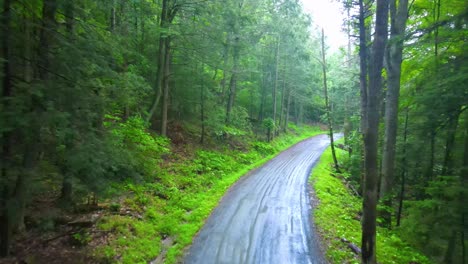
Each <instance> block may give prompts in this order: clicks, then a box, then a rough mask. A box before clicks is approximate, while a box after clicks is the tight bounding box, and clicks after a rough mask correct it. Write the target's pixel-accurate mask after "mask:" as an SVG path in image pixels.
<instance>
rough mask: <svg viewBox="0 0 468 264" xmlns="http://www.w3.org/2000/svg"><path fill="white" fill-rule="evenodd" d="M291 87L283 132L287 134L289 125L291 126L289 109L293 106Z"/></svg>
mask: <svg viewBox="0 0 468 264" xmlns="http://www.w3.org/2000/svg"><path fill="white" fill-rule="evenodd" d="M291 93H292V92H291V87H290V88H288V102H287V104H286V113H285V115H286V116H285V120H284V127H283V132H286V131H287V130H288V125H289V109H290V106H291Z"/></svg>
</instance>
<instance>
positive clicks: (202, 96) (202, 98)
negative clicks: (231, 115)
mask: <svg viewBox="0 0 468 264" xmlns="http://www.w3.org/2000/svg"><path fill="white" fill-rule="evenodd" d="M201 66H202V67H201V74H200V76H201V77H200V79H201V80H200V121H201V135H200V144H202V145H203V144H204V143H205V80H204V76H203V73H204V69H203V68H204V66H203V63H202V65H201Z"/></svg>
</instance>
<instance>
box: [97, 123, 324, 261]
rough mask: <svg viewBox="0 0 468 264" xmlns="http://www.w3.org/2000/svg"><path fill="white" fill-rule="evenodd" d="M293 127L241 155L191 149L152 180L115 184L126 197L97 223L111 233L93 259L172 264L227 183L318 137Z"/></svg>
mask: <svg viewBox="0 0 468 264" xmlns="http://www.w3.org/2000/svg"><path fill="white" fill-rule="evenodd" d="M293 129H294V131H293V133H288V134H284V135H282V136H280V137H278V138H276V139H275V140H273V141H272V142H270V143H265V142H260V141H255V142H251V143H250V146H249V149H248V150H247V151H238V150H230V149H224V150H207V149H198V150H194V154H193V155H190V156H191V158H189V159H187V158H181V159H179V160H180V161H178V162H173V163H171V164H170V165H165V166H164V168H163V169H159V170H158V173H157V176H155V179H154V180H153V181H148V182H144V183H141V184H126V185H125V186H121V188H122V189H124V190H125V192H126V193H128V195H127V198H126V199H125V200H124V201H123V202H122V203H123V205H122V206H121V207H117V206H115V205H113V206H112V210H109V211H110V213H112V214H111V215H109V216H106V217H104V218H102V220H101V221H100V223H99V224H98V227H99V229H102V230H105V231H110V232H111V235H110V236H109V242H108V243H107V245H105V246H102V247H99V248H98V249H96V251H95V255H96V256H97V257H99V258H101V259H104V260H105V261H106V262H119V263H148V261H150V260H153V259H155V258H156V257H157V256H158V255H160V254H163V255H164V257H163V260H164V263H176V262H177V261H178V260H180V258H181V257H182V255H183V253H184V250H185V249H186V248H187V247H188V246H189V245H190V244H191V243H192V239H193V237H194V236H195V235H196V234H197V232H198V230H200V228H201V227H202V226H203V224H204V222H205V220H206V218H207V217H208V216H209V215H210V213H211V211H212V210H213V209H214V208H215V207H216V206H217V205H218V203H219V201H220V199H221V198H222V196H223V195H224V193H225V192H226V191H227V190H228V189H229V187H230V186H231V185H232V184H234V183H235V182H236V181H237V180H238V179H239V178H241V177H242V176H243V175H245V174H246V173H247V172H248V171H250V170H252V169H254V168H257V167H259V166H261V165H262V164H264V163H265V162H267V161H268V160H270V159H272V158H273V157H274V156H276V155H277V154H278V153H279V152H281V151H283V150H285V149H286V148H288V147H290V146H291V145H293V144H295V143H298V142H299V141H301V140H304V139H306V138H308V137H311V136H314V135H317V134H320V133H323V131H321V130H320V129H319V128H310V127H306V128H297V127H293ZM192 156H193V157H192ZM175 160H177V158H176V159H175ZM168 238H169V239H168ZM164 241H166V243H164ZM167 241H170V242H169V243H167Z"/></svg>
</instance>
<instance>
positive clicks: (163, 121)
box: [161, 37, 171, 136]
mask: <svg viewBox="0 0 468 264" xmlns="http://www.w3.org/2000/svg"><path fill="white" fill-rule="evenodd" d="M170 43H171V38H170V37H166V44H165V47H166V50H165V51H166V54H165V55H164V62H165V63H164V77H163V98H162V105H161V135H162V136H167V113H168V108H169V78H170V67H171V47H170Z"/></svg>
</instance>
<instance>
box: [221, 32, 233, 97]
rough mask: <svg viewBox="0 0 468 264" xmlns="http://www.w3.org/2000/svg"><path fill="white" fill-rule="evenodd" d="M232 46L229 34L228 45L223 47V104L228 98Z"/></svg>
mask: <svg viewBox="0 0 468 264" xmlns="http://www.w3.org/2000/svg"><path fill="white" fill-rule="evenodd" d="M230 45H231V35H230V32H228V34H227V36H226V43H225V44H224V46H223V79H222V80H221V100H222V101H221V102H223V101H224V99H225V97H226V79H227V72H228V64H229V49H230Z"/></svg>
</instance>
